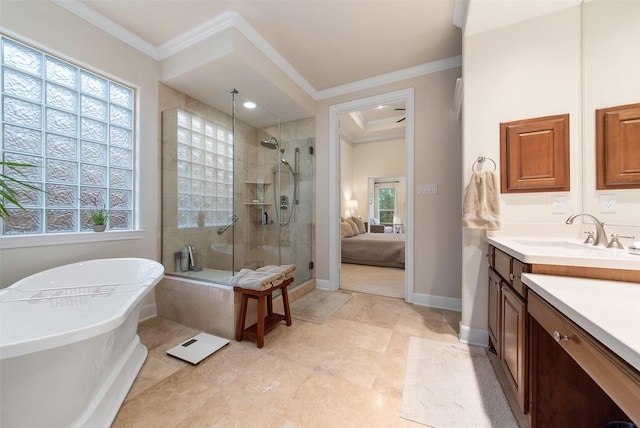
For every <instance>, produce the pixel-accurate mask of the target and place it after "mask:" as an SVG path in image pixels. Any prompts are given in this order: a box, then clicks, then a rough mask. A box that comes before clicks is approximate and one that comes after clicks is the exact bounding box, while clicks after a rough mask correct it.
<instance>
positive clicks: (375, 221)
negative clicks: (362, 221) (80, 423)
mask: <svg viewBox="0 0 640 428" xmlns="http://www.w3.org/2000/svg"><path fill="white" fill-rule="evenodd" d="M369 224H380V220H378V219H377V218H375V217H371V218H369Z"/></svg>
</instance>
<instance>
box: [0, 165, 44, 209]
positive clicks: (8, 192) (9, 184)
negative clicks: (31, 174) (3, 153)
mask: <svg viewBox="0 0 640 428" xmlns="http://www.w3.org/2000/svg"><path fill="white" fill-rule="evenodd" d="M0 167H3V168H0V171H5V170H6V168H8V169H9V170H11V171H13V172H15V173H16V174H17V175H20V176H22V177H25V178H26V176H25V175H24V174H23V173H22V171H20V170H19V169H18V168H36V165H31V164H28V163H19V162H4V161H0ZM16 186H17V188H20V187H25V188H27V189H31V190H37V191H39V192H42V189H39V188H38V187H35V186H32V185H31V184H28V183H25V182H24V181H21V180H18V179H17V178H15V177H13V176H11V175H6V174H4V172H0V218H7V217H9V211H7V208H6V207H5V203H6V202H9V203H11V204H13V205H15V206H16V207H18V208H20V209H21V210H24V209H25V208H24V207H23V206H22V205H20V203H19V202H18V196H19V193H18V190H16V189H14V187H16Z"/></svg>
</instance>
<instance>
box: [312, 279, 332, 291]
mask: <svg viewBox="0 0 640 428" xmlns="http://www.w3.org/2000/svg"><path fill="white" fill-rule="evenodd" d="M316 288H319V289H320V290H327V291H336V289H335V288H333V287H332V286H331V281H329V280H327V279H316Z"/></svg>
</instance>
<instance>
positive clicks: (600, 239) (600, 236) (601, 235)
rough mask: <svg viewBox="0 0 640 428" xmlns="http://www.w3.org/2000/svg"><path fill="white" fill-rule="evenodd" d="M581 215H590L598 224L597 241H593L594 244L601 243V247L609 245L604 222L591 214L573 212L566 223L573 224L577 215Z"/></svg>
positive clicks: (595, 223)
mask: <svg viewBox="0 0 640 428" xmlns="http://www.w3.org/2000/svg"><path fill="white" fill-rule="evenodd" d="M581 215H583V216H585V217H589V218H590V219H591V220H593V224H594V225H595V226H596V238H595V242H594V243H593V245H599V246H601V247H606V246H607V245H609V242H608V240H607V234H606V232H605V231H604V222H602V221H600V220H598V219H597V218H595V217H594V216H592V215H591V214H584V213H580V214H573V215H572V216H571V217H569V218H568V219H567V221H566V222H565V223H567V224H573V220H575V218H576V217H579V216H581Z"/></svg>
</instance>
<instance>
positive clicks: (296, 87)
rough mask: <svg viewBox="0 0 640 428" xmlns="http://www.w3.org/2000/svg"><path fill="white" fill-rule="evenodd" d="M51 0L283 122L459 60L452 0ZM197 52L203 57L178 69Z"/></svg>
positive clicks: (194, 84)
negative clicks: (337, 98) (334, 99)
mask: <svg viewBox="0 0 640 428" xmlns="http://www.w3.org/2000/svg"><path fill="white" fill-rule="evenodd" d="M51 1H53V2H55V3H56V4H58V5H59V6H61V7H64V8H66V9H67V10H69V11H70V12H72V13H74V14H76V15H78V16H80V17H81V18H83V19H85V20H87V21H89V22H91V23H92V24H94V25H96V26H98V27H100V28H102V29H103V30H105V31H107V32H109V33H110V34H112V35H114V36H115V37H118V38H120V39H121V40H123V41H124V42H125V43H128V44H130V45H132V46H134V47H135V48H137V49H139V50H140V51H142V52H144V53H145V54H147V55H149V56H151V57H152V58H154V59H156V60H158V61H159V62H160V64H161V81H162V82H163V83H166V84H167V85H169V86H171V87H173V88H175V89H177V90H180V91H182V92H183V93H185V94H187V95H189V96H191V97H193V98H196V99H199V100H201V101H204V102H207V103H210V104H211V103H212V100H214V99H216V98H219V96H220V94H223V93H226V92H228V90H229V89H231V88H237V89H238V90H239V91H240V93H241V94H244V95H246V96H249V97H251V98H253V99H254V100H255V101H256V102H257V103H258V104H259V105H260V106H262V107H264V108H265V109H266V110H268V111H269V112H271V113H273V114H274V115H276V116H278V117H280V118H282V119H283V120H285V121H289V120H294V119H299V118H303V117H309V116H313V115H315V102H316V101H318V100H321V99H326V98H329V97H334V96H339V95H342V94H346V93H350V92H354V91H356V90H361V89H364V88H367V87H372V86H377V85H381V84H385V83H390V82H394V81H398V80H402V79H406V78H408V77H414V76H419V75H421V74H426V73H429V72H432V71H439V70H442V69H446V68H452V67H459V66H460V65H461V54H462V30H461V29H460V28H459V27H456V26H455V25H454V24H453V20H454V12H455V11H456V7H455V3H456V0H420V1H416V0H282V1H276V0H219V1H217V0H214V1H211V0H206V1H205V0H51ZM458 10H459V8H458ZM227 33H229V34H227ZM216 37H217V39H216ZM205 42H206V43H208V44H207V46H209V49H208V50H207V51H204V52H203V51H199V52H197V54H196V55H194V50H195V49H196V48H198V47H201V46H202V45H203V44H204V43H205ZM225 43H226V45H225ZM216 47H218V50H219V51H224V52H221V53H220V52H213V51H214V50H215V49H216ZM187 55H190V56H187ZM194 56H196V57H201V58H205V57H206V58H205V60H203V61H202V63H201V64H198V65H197V66H195V65H194V66H193V67H191V68H189V67H185V66H184V64H185V61H184V60H183V58H194ZM176 64H177V65H176ZM212 76H214V78H212ZM385 112H389V114H390V115H392V116H397V113H398V112H397V111H393V109H391V110H386V111H385ZM377 113H378V114H380V112H377ZM396 120H397V119H396ZM361 131H362V130H361ZM354 132H355V130H354ZM357 138H361V137H357Z"/></svg>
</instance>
